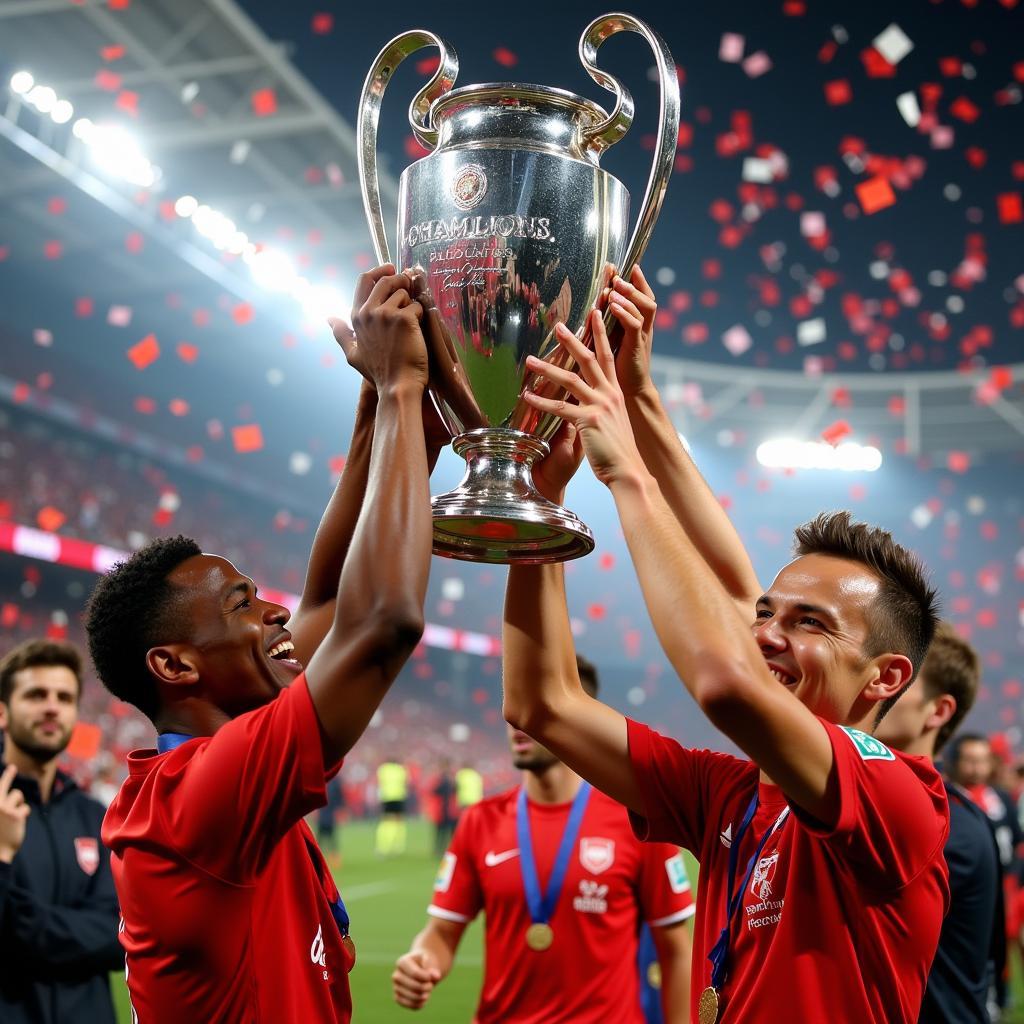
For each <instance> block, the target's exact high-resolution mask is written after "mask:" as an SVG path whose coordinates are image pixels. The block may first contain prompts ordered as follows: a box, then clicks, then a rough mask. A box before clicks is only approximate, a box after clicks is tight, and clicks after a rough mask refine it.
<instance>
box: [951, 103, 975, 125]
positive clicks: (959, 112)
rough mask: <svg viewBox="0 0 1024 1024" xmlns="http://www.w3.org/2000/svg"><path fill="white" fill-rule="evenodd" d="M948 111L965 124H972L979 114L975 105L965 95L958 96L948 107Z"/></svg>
mask: <svg viewBox="0 0 1024 1024" xmlns="http://www.w3.org/2000/svg"><path fill="white" fill-rule="evenodd" d="M949 112H950V113H951V114H952V115H953V116H954V117H956V118H959V119H960V120H961V121H964V122H966V123H967V124H974V122H975V121H977V120H978V118H979V117H980V116H981V111H980V110H979V109H978V107H977V105H976V104H974V103H972V102H971V101H970V100H969V99H968V98H967V97H966V96H958V97H957V98H956V99H955V100H954V101H953V102H952V103H951V104H950V107H949Z"/></svg>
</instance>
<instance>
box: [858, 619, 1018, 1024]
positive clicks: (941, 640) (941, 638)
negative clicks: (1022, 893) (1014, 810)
mask: <svg viewBox="0 0 1024 1024" xmlns="http://www.w3.org/2000/svg"><path fill="white" fill-rule="evenodd" d="M980 665H981V663H980V660H979V658H978V654H977V652H976V651H975V650H974V648H973V647H971V645H970V644H968V643H967V642H966V641H965V640H963V639H961V637H960V636H958V635H957V633H956V631H955V630H954V629H953V627H952V626H950V625H949V624H948V623H944V622H943V623H940V624H939V627H938V629H937V630H936V631H935V638H934V639H933V640H932V644H931V647H929V648H928V654H927V656H926V657H925V660H924V664H923V665H922V667H921V672H920V674H919V675H918V677H917V679H916V680H915V681H914V682H913V683H912V684H911V686H910V688H909V689H908V690H907V692H906V693H905V694H904V695H903V696H902V697H901V698H900V699H899V701H898V702H897V704H896V706H895V707H894V708H893V709H892V711H890V713H889V714H888V715H887V716H886V717H885V718H884V719H883V721H882V722H881V723H880V724H879V726H878V728H877V730H876V731H875V736H876V738H878V739H880V740H881V741H882V742H883V743H886V744H888V745H889V746H891V747H895V748H896V749H898V750H902V751H903V752H904V753H906V754H917V755H920V756H922V757H927V758H929V760H933V761H934V759H935V757H936V755H937V754H938V753H939V751H940V750H942V748H943V747H944V746H945V744H946V741H947V740H948V739H949V738H950V736H952V735H953V733H954V731H955V730H956V728H957V726H958V725H959V724H960V722H961V721H963V718H964V716H965V715H966V714H967V712H968V711H970V709H971V705H973V704H974V698H975V696H976V695H977V692H978V683H979V678H980V674H981V670H980ZM945 785H946V796H947V798H948V799H949V838H948V839H947V840H946V846H945V850H944V852H945V857H946V864H947V866H948V867H949V895H950V902H949V913H948V914H947V915H946V919H945V921H944V922H943V924H942V934H941V935H940V936H939V948H938V950H937V951H936V953H935V960H934V962H933V963H932V969H931V972H930V973H929V975H928V987H927V989H926V991H925V995H924V1002H923V1003H922V1005H921V1015H920V1017H919V1024H989V1021H990V1019H991V1017H990V1014H989V1005H988V1004H989V1002H990V1000H991V998H992V996H993V993H994V990H995V986H996V981H997V976H998V973H999V970H1000V964H1002V963H1005V933H1004V931H1003V927H1004V926H1003V909H1002V878H1001V874H1000V869H999V854H998V849H997V846H996V841H995V836H994V835H993V832H992V828H991V827H990V825H989V822H988V820H987V819H986V817H985V814H984V812H982V811H981V810H980V809H979V808H978V807H977V806H975V804H974V802H973V800H972V799H971V798H970V796H969V795H968V793H967V792H966V791H965V790H964V789H962V788H961V787H960V786H959V785H957V783H956V782H953V781H949V780H946V783H945Z"/></svg>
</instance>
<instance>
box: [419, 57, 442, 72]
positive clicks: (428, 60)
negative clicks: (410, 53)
mask: <svg viewBox="0 0 1024 1024" xmlns="http://www.w3.org/2000/svg"><path fill="white" fill-rule="evenodd" d="M440 66H441V58H440V57H424V58H423V60H418V61H416V70H417V71H418V72H419V73H420V74H421V75H432V74H433V73H434V72H435V71H436V70H437V69H438V68H439V67H440Z"/></svg>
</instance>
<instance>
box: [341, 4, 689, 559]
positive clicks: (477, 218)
mask: <svg viewBox="0 0 1024 1024" xmlns="http://www.w3.org/2000/svg"><path fill="white" fill-rule="evenodd" d="M623 31H630V32H636V33H638V34H640V35H642V36H643V37H644V38H645V39H646V40H647V42H648V44H649V45H650V47H651V49H652V50H653V51H654V56H655V59H656V62H657V67H658V72H659V76H660V82H661V118H660V127H659V136H658V143H657V145H656V148H655V157H654V163H653V166H652V168H651V174H650V178H649V179H648V182H647V191H646V195H645V196H644V202H643V205H642V207H641V210H640V215H639V217H638V218H637V224H636V227H635V229H634V231H633V234H632V237H628V234H627V232H628V222H629V193H628V192H627V191H626V189H625V188H624V187H623V185H622V184H621V183H620V182H619V181H618V180H616V179H615V178H613V177H612V176H611V175H610V174H608V173H607V172H606V171H603V170H601V168H600V166H599V158H600V156H601V153H602V152H604V150H606V149H607V148H608V147H609V146H611V145H613V144H614V143H616V142H618V141H619V139H621V138H622V136H623V135H625V133H626V131H627V130H628V129H629V126H630V124H631V123H632V121H633V101H632V98H631V96H630V94H629V93H628V92H627V90H626V89H625V88H624V87H623V85H622V84H621V83H620V82H619V81H617V80H616V79H615V78H613V77H612V76H611V75H609V74H608V73H607V72H604V71H602V70H600V69H599V68H598V67H597V65H596V63H595V61H596V58H597V50H598V47H600V45H601V44H602V43H603V42H604V40H605V39H607V38H608V37H609V36H611V35H614V34H615V33H617V32H623ZM425 46H435V47H437V48H438V50H439V51H440V64H439V66H438V69H437V72H436V73H435V74H434V76H433V78H431V80H430V81H429V82H428V83H427V85H426V86H425V87H424V88H423V89H422V90H421V91H420V93H419V94H417V96H416V97H415V99H414V100H413V101H412V104H411V105H410V108H409V122H410V124H411V126H412V130H413V132H414V133H415V135H416V138H417V139H418V140H419V141H420V142H421V143H422V144H423V145H424V146H425V147H426V148H428V149H430V150H432V152H431V153H430V155H429V156H426V157H424V158H423V159H422V160H419V161H417V162H416V163H414V164H412V165H411V166H410V167H408V168H406V170H405V171H404V173H403V174H402V177H401V184H400V190H399V214H398V245H397V249H398V259H397V261H396V263H397V266H398V267H399V269H401V270H404V271H407V272H409V273H411V274H412V275H413V278H414V282H415V290H416V292H417V297H418V298H419V300H420V301H421V302H422V303H423V305H424V308H425V309H426V316H425V320H424V334H425V335H426V337H427V342H428V346H429V348H430V356H431V382H430V383H431V391H430V393H431V397H432V399H433V401H434V403H435V405H436V406H437V409H438V411H439V413H440V415H441V417H442V419H443V420H444V422H445V424H446V426H447V427H448V429H449V431H450V432H451V434H452V437H453V439H454V440H453V442H452V444H453V447H454V449H455V451H456V452H457V453H458V454H459V455H461V456H463V457H464V458H465V460H466V474H465V477H464V478H463V480H462V482H461V483H460V484H459V486H458V487H456V488H455V489H454V490H453V491H450V492H449V493H447V494H442V495H439V496H438V497H436V498H433V499H432V505H433V511H434V551H435V553H437V554H439V555H446V556H448V557H450V558H464V559H470V560H472V561H478V562H556V561H562V560H564V559H569V558H578V557H579V556H580V555H585V554H587V553H588V552H590V551H592V550H593V548H594V539H593V535H592V534H591V532H590V530H589V529H588V528H587V526H586V524H585V523H583V522H582V521H581V520H580V519H579V518H578V517H577V516H576V515H574V514H573V513H572V512H570V511H569V510H568V509H565V508H562V507H561V506H559V505H557V504H554V503H552V502H550V501H547V500H546V499H545V498H543V497H542V496H541V495H540V494H539V493H538V492H537V491H536V489H535V488H534V485H533V476H532V466H533V464H534V463H535V462H536V461H537V460H539V459H542V458H543V457H544V456H545V455H546V454H547V453H548V450H549V449H548V441H549V440H550V438H551V437H552V436H553V435H554V433H555V431H556V430H557V429H558V426H559V421H558V420H557V419H556V418H555V417H552V416H547V415H541V414H540V413H538V412H537V411H536V410H534V409H532V408H530V407H529V406H528V405H527V404H526V403H525V402H524V401H523V400H522V398H521V395H522V392H523V390H524V388H531V389H533V390H538V391H541V393H544V394H549V395H552V396H554V397H562V396H563V395H564V392H562V391H561V389H559V390H558V391H555V390H553V389H552V385H551V383H550V382H546V381H545V380H544V379H543V378H540V377H537V376H536V375H534V374H531V373H529V372H527V371H526V369H525V366H524V364H525V362H526V357H527V356H529V355H535V356H538V357H539V358H541V359H547V360H549V361H555V360H558V361H559V363H560V365H564V364H565V361H566V360H567V357H566V356H565V353H564V352H563V350H562V349H560V348H559V346H558V344H557V342H556V341H555V337H554V329H555V325H556V324H557V323H559V322H562V323H565V324H567V325H568V326H569V328H570V329H572V330H574V331H576V332H577V333H579V332H580V331H581V330H583V329H584V325H585V323H586V320H587V314H588V313H589V311H590V310H591V309H592V308H593V306H594V304H595V302H596V301H597V300H598V298H599V296H600V293H601V291H602V289H603V288H604V287H605V286H606V285H607V283H608V274H609V272H610V271H609V268H610V267H616V268H618V269H619V271H620V272H621V273H622V274H623V275H624V276H625V275H628V274H629V272H630V270H631V269H632V267H633V265H634V264H635V263H636V262H637V261H638V260H639V258H640V256H641V254H642V253H643V251H644V249H645V248H646V245H647V242H648V241H649V239H650V236H651V231H652V229H653V227H654V222H655V220H656V219H657V216H658V212H659V210H660V209H661V203H662V200H663V198H664V195H665V189H666V185H667V182H668V176H669V174H670V172H671V168H672V161H673V157H674V154H675V147H676V139H677V136H678V131H679V86H678V82H677V79H676V70H675V64H674V62H673V60H672V55H671V54H670V53H669V51H668V49H667V47H666V46H665V43H664V42H663V41H662V39H661V38H660V37H659V36H658V35H657V34H656V33H655V32H653V31H652V30H651V29H650V28H648V26H647V25H645V24H644V23H643V22H642V21H640V20H638V19H637V18H634V17H632V16H631V15H628V14H608V15H605V16H604V17H601V18H598V19H596V20H595V21H594V22H592V23H591V24H590V25H589V26H588V27H587V29H586V30H585V31H584V33H583V36H582V38H581V39H580V47H579V52H580V59H581V61H582V62H583V66H584V67H585V68H586V70H587V72H588V73H589V74H590V76H591V77H592V78H593V79H594V80H595V81H596V82H597V83H598V84H599V85H601V86H603V87H604V88H605V89H607V90H608V91H609V92H611V93H613V94H614V95H615V106H614V108H613V109H612V112H611V113H610V114H608V113H606V112H605V111H604V110H603V109H602V108H601V107H599V106H598V105H597V104H595V103H592V102H591V101H590V100H586V99H583V98H582V97H580V96H576V95H574V94H573V93H569V92H565V91H564V90H562V89H553V88H548V87H545V86H536V85H518V84H509V83H498V84H488V85H471V86H466V87H463V88H460V89H453V88H452V87H453V85H454V83H455V78H456V75H457V73H458V60H457V58H456V56H455V52H454V50H453V49H452V48H451V46H450V45H449V44H448V43H447V42H446V41H445V40H443V39H441V38H440V37H438V36H436V35H434V34H433V33H430V32H426V31H421V30H416V31H412V32H406V33H403V34H402V35H400V36H397V37H396V38H395V39H393V40H392V41H391V42H390V43H388V44H387V46H385V47H384V49H383V50H382V51H381V52H380V54H379V55H378V57H377V59H376V61H375V62H374V64H373V67H372V68H371V69H370V72H369V74H368V75H367V77H366V83H365V85H364V86H363V93H362V97H361V100H360V106H359V125H358V134H359V171H360V184H361V186H362V192H363V204H364V207H365V209H366V215H367V219H368V221H369V225H370V233H371V235H372V237H373V241H374V247H375V249H376V253H377V258H378V260H379V261H380V262H381V263H387V262H391V258H390V250H389V245H388V240H387V234H386V232H385V228H384V223H383V217H382V213H381V205H380V193H379V189H378V182H377V156H376V148H377V124H378V119H379V115H380V105H381V99H382V97H383V94H384V90H385V88H386V87H387V84H388V82H389V81H390V79H391V77H392V75H393V74H394V70H395V68H396V67H397V66H398V65H399V64H400V63H401V62H402V61H403V60H404V59H405V58H406V57H408V56H409V55H410V54H411V53H414V52H416V51H417V50H420V49H422V48H423V47H425Z"/></svg>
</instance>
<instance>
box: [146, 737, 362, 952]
mask: <svg viewBox="0 0 1024 1024" xmlns="http://www.w3.org/2000/svg"><path fill="white" fill-rule="evenodd" d="M194 739H195V736H186V735H185V733H182V732H162V733H160V735H159V736H157V738H156V749H157V752H158V753H160V754H166V753H167V752H168V751H169V750H174V749H175V747H180V746H181V745H182V743H188V741H189V740H194ZM309 856H310V860H313V853H312V851H309ZM313 868H314V870H316V861H315V860H314V861H313ZM317 876H318V877H319V872H317ZM328 905H329V906H330V908H331V916H332V917H333V918H334V923H335V924H336V925H337V926H338V931H339V932H341V937H342V938H343V939H344V938H346V937H347V936H348V928H349V916H348V911H347V910H346V909H345V903H344V901H343V900H342V898H341V893H340V892H339V893H338V899H337V900H336V901H335V902H334V903H329V904H328Z"/></svg>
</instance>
